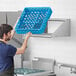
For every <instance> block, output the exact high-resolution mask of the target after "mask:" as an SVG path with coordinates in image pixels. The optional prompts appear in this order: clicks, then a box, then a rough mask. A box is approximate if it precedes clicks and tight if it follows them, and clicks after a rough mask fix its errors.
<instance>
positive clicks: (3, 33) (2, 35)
mask: <svg viewBox="0 0 76 76" xmlns="http://www.w3.org/2000/svg"><path fill="white" fill-rule="evenodd" d="M12 29H13V28H12V26H11V25H8V24H1V25H0V39H4V40H5V41H9V40H10V38H11V31H12Z"/></svg>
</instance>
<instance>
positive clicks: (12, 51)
mask: <svg viewBox="0 0 76 76" xmlns="http://www.w3.org/2000/svg"><path fill="white" fill-rule="evenodd" d="M16 51H17V48H16V47H14V46H12V45H8V56H14V55H15V54H16Z"/></svg>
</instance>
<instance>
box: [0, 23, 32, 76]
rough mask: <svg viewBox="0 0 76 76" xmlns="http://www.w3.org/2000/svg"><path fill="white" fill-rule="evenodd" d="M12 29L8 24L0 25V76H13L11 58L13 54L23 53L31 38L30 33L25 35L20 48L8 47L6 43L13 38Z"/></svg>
mask: <svg viewBox="0 0 76 76" xmlns="http://www.w3.org/2000/svg"><path fill="white" fill-rule="evenodd" d="M15 26H16V24H15ZM15 26H14V28H15ZM14 28H12V27H11V26H10V25H8V24H1V25H0V76H14V62H13V57H14V55H15V54H23V53H24V51H25V50H26V46H27V41H28V39H29V37H30V36H31V33H30V32H29V33H27V35H26V38H25V40H24V42H23V44H22V46H21V47H20V48H16V47H14V46H12V45H9V44H7V42H8V41H9V40H10V39H11V38H12V37H13V35H14V32H15V30H14Z"/></svg>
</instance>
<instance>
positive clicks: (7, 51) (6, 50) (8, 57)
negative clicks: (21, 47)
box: [0, 42, 17, 72]
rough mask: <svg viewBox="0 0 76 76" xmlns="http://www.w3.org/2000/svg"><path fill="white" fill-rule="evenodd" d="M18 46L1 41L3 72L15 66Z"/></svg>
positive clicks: (0, 63)
mask: <svg viewBox="0 0 76 76" xmlns="http://www.w3.org/2000/svg"><path fill="white" fill-rule="evenodd" d="M16 50H17V48H16V47H14V46H12V45H9V44H6V43H4V42H0V72H3V71H5V70H7V69H9V68H10V67H11V66H13V57H14V55H15V53H16Z"/></svg>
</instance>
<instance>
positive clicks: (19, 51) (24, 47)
mask: <svg viewBox="0 0 76 76" xmlns="http://www.w3.org/2000/svg"><path fill="white" fill-rule="evenodd" d="M30 36H31V33H30V32H29V33H27V35H26V38H25V40H24V42H23V44H22V46H21V48H17V51H16V54H23V53H24V51H25V50H26V47H27V41H28V39H29V37H30Z"/></svg>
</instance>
